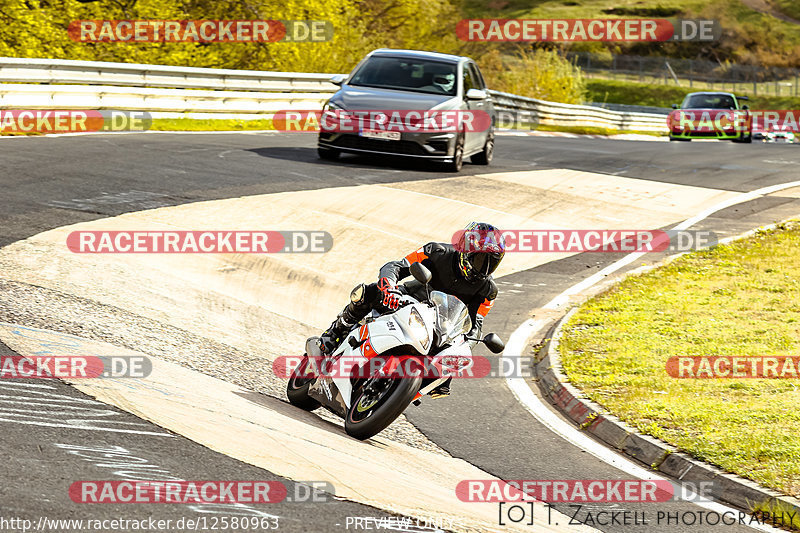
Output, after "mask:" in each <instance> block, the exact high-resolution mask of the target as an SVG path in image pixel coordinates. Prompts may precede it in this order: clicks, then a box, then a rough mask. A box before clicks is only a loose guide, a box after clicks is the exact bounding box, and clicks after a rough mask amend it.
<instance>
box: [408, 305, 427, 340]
mask: <svg viewBox="0 0 800 533" xmlns="http://www.w3.org/2000/svg"><path fill="white" fill-rule="evenodd" d="M408 327H409V328H410V330H411V334H412V335H414V337H416V338H417V340H418V341H419V343H420V344H421V345H422V348H423V349H424V350H427V349H428V344H429V343H430V341H431V338H430V336H428V328H426V327H425V322H423V321H422V317H421V316H420V314H419V311H417V309H416V307H415V308H412V309H411V315H410V316H409V317H408Z"/></svg>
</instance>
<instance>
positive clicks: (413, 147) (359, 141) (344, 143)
mask: <svg viewBox="0 0 800 533" xmlns="http://www.w3.org/2000/svg"><path fill="white" fill-rule="evenodd" d="M332 144H333V145H334V146H338V147H341V148H355V149H358V150H369V151H372V152H389V153H392V154H404V155H428V154H427V152H425V149H424V148H422V146H420V145H419V144H417V143H415V142H413V141H381V140H378V139H367V138H364V137H359V136H357V135H342V136H341V137H339V138H338V139H336V140H335V141H334V142H333V143H332Z"/></svg>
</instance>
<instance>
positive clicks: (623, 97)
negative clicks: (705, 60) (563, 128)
mask: <svg viewBox="0 0 800 533" xmlns="http://www.w3.org/2000/svg"><path fill="white" fill-rule="evenodd" d="M586 88H587V96H586V100H587V101H589V102H607V103H610V104H630V105H647V106H656V107H670V106H671V105H672V104H680V103H681V100H683V97H684V96H686V95H687V94H689V93H691V92H696V91H700V90H706V89H700V88H697V87H694V88H689V87H676V86H675V85H661V84H646V83H636V82H630V81H622V80H603V79H597V78H592V79H588V80H587V82H586ZM717 90H725V91H727V92H730V90H729V89H717ZM736 94H740V95H746V96H749V97H750V101H749V102H747V104H748V105H749V106H750V108H751V109H800V97H791V96H753V94H752V93H751V92H747V91H743V92H736Z"/></svg>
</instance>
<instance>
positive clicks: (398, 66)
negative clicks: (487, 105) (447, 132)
mask: <svg viewBox="0 0 800 533" xmlns="http://www.w3.org/2000/svg"><path fill="white" fill-rule="evenodd" d="M349 85H361V86H364V87H378V88H381V89H395V90H401V91H414V92H421V93H430V94H445V95H449V96H454V95H455V94H456V64H455V63H441V62H438V61H428V60H424V59H409V58H403V57H381V56H373V57H371V58H369V59H368V60H367V61H366V62H365V63H364V64H363V65H361V68H359V69H358V70H357V71H356V72H355V74H353V77H352V78H351V79H350V82H349Z"/></svg>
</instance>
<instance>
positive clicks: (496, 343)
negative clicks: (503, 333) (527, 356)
mask: <svg viewBox="0 0 800 533" xmlns="http://www.w3.org/2000/svg"><path fill="white" fill-rule="evenodd" d="M481 342H483V344H485V345H486V347H487V348H489V351H490V352H492V353H500V352H502V351H503V350H504V349H505V347H506V345H505V343H504V342H503V341H502V340H501V339H500V337H499V336H497V335H496V334H494V333H489V334H488V335H486V336H485V337H484V338H483V341H481Z"/></svg>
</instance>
